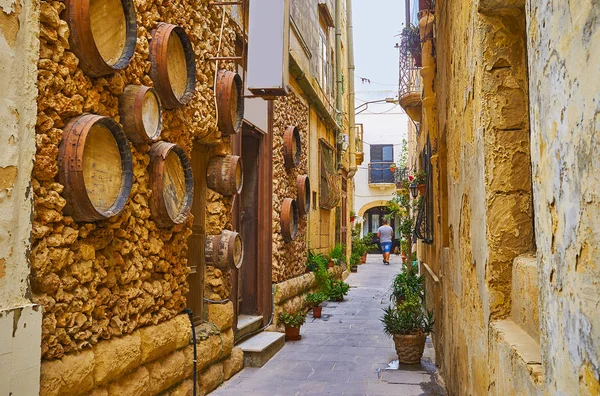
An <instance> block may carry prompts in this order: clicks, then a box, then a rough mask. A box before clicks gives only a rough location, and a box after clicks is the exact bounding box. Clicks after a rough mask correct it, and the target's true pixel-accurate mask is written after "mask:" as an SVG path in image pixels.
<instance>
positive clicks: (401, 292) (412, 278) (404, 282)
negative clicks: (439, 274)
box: [390, 269, 424, 304]
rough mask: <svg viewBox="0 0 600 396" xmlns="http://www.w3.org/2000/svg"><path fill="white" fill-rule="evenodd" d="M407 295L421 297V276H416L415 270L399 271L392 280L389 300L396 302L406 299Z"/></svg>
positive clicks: (422, 294)
mask: <svg viewBox="0 0 600 396" xmlns="http://www.w3.org/2000/svg"><path fill="white" fill-rule="evenodd" d="M409 295H416V296H418V297H420V299H421V300H422V299H423V296H424V293H423V276H418V275H417V272H416V271H415V270H414V269H413V270H408V271H404V272H399V273H398V274H397V275H396V277H395V278H394V281H393V282H392V291H391V292H390V301H395V302H396V303H397V304H400V303H402V301H406V299H407V297H408V296H409Z"/></svg>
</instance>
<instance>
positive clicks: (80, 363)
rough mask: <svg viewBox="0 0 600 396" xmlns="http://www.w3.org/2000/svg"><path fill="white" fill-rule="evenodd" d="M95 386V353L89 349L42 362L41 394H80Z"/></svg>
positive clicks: (44, 395)
mask: <svg viewBox="0 0 600 396" xmlns="http://www.w3.org/2000/svg"><path fill="white" fill-rule="evenodd" d="M93 388H94V353H93V352H92V351H91V350H90V349H88V350H85V351H82V352H79V353H74V354H70V355H66V356H64V357H63V358H62V359H57V360H46V361H42V364H41V375H40V395H41V396H55V395H56V396H58V395H80V394H83V393H85V392H89V391H90V390H92V389H93Z"/></svg>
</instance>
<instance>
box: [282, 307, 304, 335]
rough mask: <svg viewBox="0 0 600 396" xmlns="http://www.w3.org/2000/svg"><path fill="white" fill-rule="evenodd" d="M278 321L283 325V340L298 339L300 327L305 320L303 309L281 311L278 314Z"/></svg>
mask: <svg viewBox="0 0 600 396" xmlns="http://www.w3.org/2000/svg"><path fill="white" fill-rule="evenodd" d="M279 321H280V322H281V323H283V325H284V326H285V340H286V341H298V340H299V339H300V338H302V337H301V336H300V327H301V326H302V325H303V324H304V322H305V321H306V314H305V313H304V312H303V311H298V312H289V313H288V312H282V313H280V314H279Z"/></svg>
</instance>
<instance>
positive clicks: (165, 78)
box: [150, 22, 196, 109]
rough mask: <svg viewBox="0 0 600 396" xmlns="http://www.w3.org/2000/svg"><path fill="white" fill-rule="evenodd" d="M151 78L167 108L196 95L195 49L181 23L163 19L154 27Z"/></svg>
mask: <svg viewBox="0 0 600 396" xmlns="http://www.w3.org/2000/svg"><path fill="white" fill-rule="evenodd" d="M150 78H152V81H154V87H155V88H156V92H158V96H160V100H161V101H162V103H163V105H164V106H165V107H166V108H167V109H172V108H175V107H179V106H182V105H184V104H186V103H189V102H190V101H191V100H192V98H193V97H194V92H195V89H196V62H195V60H194V50H193V48H192V43H191V42H190V38H189V37H188V35H187V34H186V33H185V31H184V30H183V28H182V27H180V26H175V25H171V24H169V23H163V22H161V23H159V24H158V26H157V28H156V29H154V30H153V31H152V41H151V43H150Z"/></svg>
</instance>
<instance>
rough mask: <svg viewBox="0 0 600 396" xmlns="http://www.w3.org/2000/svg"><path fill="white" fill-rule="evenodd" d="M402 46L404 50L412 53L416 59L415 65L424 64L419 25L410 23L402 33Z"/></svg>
mask: <svg viewBox="0 0 600 396" xmlns="http://www.w3.org/2000/svg"><path fill="white" fill-rule="evenodd" d="M400 37H401V38H400V47H401V48H402V50H404V52H405V53H406V52H408V53H410V54H411V56H412V57H413V59H414V60H415V67H421V66H423V65H422V63H421V32H420V31H419V27H418V26H414V25H412V24H411V25H409V26H407V27H405V28H404V29H402V32H401V33H400Z"/></svg>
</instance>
